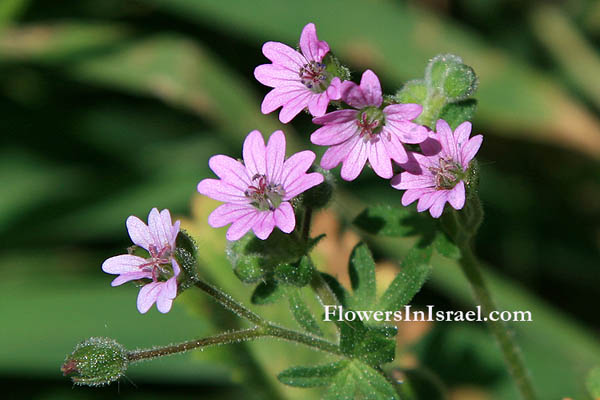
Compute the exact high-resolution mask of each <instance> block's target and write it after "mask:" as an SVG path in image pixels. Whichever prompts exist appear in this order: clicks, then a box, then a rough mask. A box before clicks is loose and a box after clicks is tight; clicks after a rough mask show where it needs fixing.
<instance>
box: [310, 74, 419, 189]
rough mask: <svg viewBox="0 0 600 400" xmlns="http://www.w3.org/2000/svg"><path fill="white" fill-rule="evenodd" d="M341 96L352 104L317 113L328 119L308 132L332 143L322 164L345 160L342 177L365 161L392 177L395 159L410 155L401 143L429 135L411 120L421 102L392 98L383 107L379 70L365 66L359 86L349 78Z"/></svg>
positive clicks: (331, 165) (355, 173) (316, 120)
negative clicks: (394, 101) (403, 101)
mask: <svg viewBox="0 0 600 400" xmlns="http://www.w3.org/2000/svg"><path fill="white" fill-rule="evenodd" d="M342 99H343V101H345V102H346V103H347V104H348V105H350V106H352V107H354V108H355V109H354V110H338V111H333V112H331V113H328V114H325V115H324V116H322V117H319V118H314V119H313V122H314V123H316V124H320V125H324V126H322V127H321V128H319V129H317V130H316V131H315V132H314V133H313V134H312V135H311V137H310V140H311V142H313V143H314V144H318V145H321V146H331V147H330V148H329V149H327V151H326V152H325V154H324V155H323V158H322V159H321V167H323V168H325V169H331V168H334V167H336V166H337V165H338V164H339V163H342V171H341V175H342V178H343V179H345V180H347V181H352V180H354V179H356V177H357V176H358V175H359V174H360V172H361V171H362V169H363V167H364V166H365V163H366V162H367V160H369V163H370V164H371V166H372V167H373V170H375V173H376V174H377V175H379V176H381V177H382V178H386V179H389V178H391V177H392V175H393V172H392V160H394V161H396V162H397V163H405V162H407V161H408V155H407V153H406V150H405V149H404V146H403V143H421V142H422V141H424V140H425V139H427V135H428V133H427V128H425V127H423V126H421V125H418V124H415V123H413V122H410V121H411V120H413V119H415V118H417V117H418V116H419V114H421V111H422V107H421V106H420V105H418V104H391V105H389V106H387V107H385V108H383V109H381V104H382V102H383V96H382V94H381V84H380V83H379V79H378V78H377V75H375V74H374V73H373V71H371V70H366V71H365V72H364V73H363V75H362V78H361V80H360V86H359V85H357V84H355V83H353V82H349V81H346V82H344V83H343V84H342Z"/></svg>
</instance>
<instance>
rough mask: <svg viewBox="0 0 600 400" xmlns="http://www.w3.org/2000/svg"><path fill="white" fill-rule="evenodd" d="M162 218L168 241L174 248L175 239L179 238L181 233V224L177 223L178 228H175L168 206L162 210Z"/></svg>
mask: <svg viewBox="0 0 600 400" xmlns="http://www.w3.org/2000/svg"><path fill="white" fill-rule="evenodd" d="M160 219H161V221H162V226H163V229H164V231H165V236H166V238H167V242H166V243H167V244H169V245H170V246H171V248H173V249H174V248H175V240H176V239H177V235H178V234H179V224H177V230H173V227H174V226H173V223H172V220H171V212H170V211H169V210H168V209H166V208H165V209H164V210H162V211H161V212H160ZM177 222H179V221H177Z"/></svg>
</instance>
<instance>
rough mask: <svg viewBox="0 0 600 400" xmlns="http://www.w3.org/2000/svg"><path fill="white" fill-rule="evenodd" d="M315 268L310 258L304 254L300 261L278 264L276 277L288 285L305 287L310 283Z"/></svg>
mask: <svg viewBox="0 0 600 400" xmlns="http://www.w3.org/2000/svg"><path fill="white" fill-rule="evenodd" d="M313 268H314V267H313V265H312V263H311V262H310V259H309V258H308V257H306V256H304V257H302V258H301V259H300V260H299V261H298V262H295V263H286V264H280V265H278V266H277V268H275V279H276V280H277V281H278V282H281V283H284V284H287V285H293V286H298V287H303V286H306V285H308V284H309V283H310V280H311V278H312V272H313Z"/></svg>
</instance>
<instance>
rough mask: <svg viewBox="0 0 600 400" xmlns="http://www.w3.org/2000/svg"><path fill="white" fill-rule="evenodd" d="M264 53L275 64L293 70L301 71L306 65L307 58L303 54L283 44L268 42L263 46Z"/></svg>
mask: <svg viewBox="0 0 600 400" xmlns="http://www.w3.org/2000/svg"><path fill="white" fill-rule="evenodd" d="M262 52H263V54H264V55H265V57H267V58H268V59H269V60H271V62H272V63H273V64H279V65H282V66H285V67H288V68H290V69H292V70H296V71H300V68H302V67H303V66H304V64H306V58H305V57H304V56H303V55H302V54H300V53H298V52H297V51H296V50H294V49H292V48H291V47H289V46H286V45H285V44H283V43H279V42H267V43H265V44H264V45H263V47H262Z"/></svg>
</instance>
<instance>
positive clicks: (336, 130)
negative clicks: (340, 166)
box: [310, 111, 358, 146]
mask: <svg viewBox="0 0 600 400" xmlns="http://www.w3.org/2000/svg"><path fill="white" fill-rule="evenodd" d="M334 112H339V111H334ZM332 114H333V113H332ZM357 131H358V127H357V125H356V120H355V119H354V118H353V119H351V120H350V121H347V122H342V123H334V124H327V125H325V126H322V127H320V128H319V129H317V130H316V131H314V132H313V133H312V135H310V141H311V142H312V143H314V144H318V145H319V146H332V145H336V144H340V143H342V142H345V141H346V140H348V139H350V138H351V137H352V135H354V134H356V133H357Z"/></svg>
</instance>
